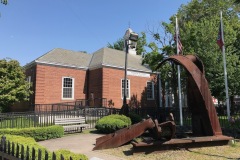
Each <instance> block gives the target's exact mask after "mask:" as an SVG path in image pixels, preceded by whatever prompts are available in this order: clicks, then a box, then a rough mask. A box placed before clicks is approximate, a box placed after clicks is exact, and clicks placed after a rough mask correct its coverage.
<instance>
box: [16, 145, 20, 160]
mask: <svg viewBox="0 0 240 160" xmlns="http://www.w3.org/2000/svg"><path fill="white" fill-rule="evenodd" d="M19 150H20V147H19V144H17V150H16V157H17V158H19Z"/></svg>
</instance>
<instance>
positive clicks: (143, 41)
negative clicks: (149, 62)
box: [107, 32, 146, 55]
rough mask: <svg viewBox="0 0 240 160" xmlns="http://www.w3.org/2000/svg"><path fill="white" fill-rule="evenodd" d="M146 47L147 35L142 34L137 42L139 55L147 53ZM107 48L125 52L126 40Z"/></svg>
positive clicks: (108, 45)
mask: <svg viewBox="0 0 240 160" xmlns="http://www.w3.org/2000/svg"><path fill="white" fill-rule="evenodd" d="M145 46H146V34H145V33H144V32H141V35H140V36H139V37H138V41H137V48H136V51H137V55H142V54H144V53H145V52H146V50H145V48H144V47H145ZM107 47H108V48H112V49H116V50H120V51H123V50H124V39H123V38H120V39H118V40H117V41H116V42H114V43H113V44H110V43H108V44H107Z"/></svg>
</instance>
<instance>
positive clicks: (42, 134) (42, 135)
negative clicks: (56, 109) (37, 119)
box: [0, 125, 64, 141]
mask: <svg viewBox="0 0 240 160" xmlns="http://www.w3.org/2000/svg"><path fill="white" fill-rule="evenodd" d="M0 134H2V135H3V134H10V135H19V136H23V137H32V138H34V139H35V140H36V141H43V140H47V139H53V138H60V137H62V136H63V135H64V129H63V127H62V126H58V125H54V126H48V127H32V128H22V129H16V128H13V129H10V128H6V129H0Z"/></svg>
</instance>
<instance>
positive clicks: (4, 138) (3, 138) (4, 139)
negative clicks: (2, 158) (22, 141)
mask: <svg viewBox="0 0 240 160" xmlns="http://www.w3.org/2000/svg"><path fill="white" fill-rule="evenodd" d="M1 151H3V152H6V137H5V136H2V138H1Z"/></svg>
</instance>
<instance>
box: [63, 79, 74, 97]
mask: <svg viewBox="0 0 240 160" xmlns="http://www.w3.org/2000/svg"><path fill="white" fill-rule="evenodd" d="M73 86H74V79H73V78H70V77H63V79H62V99H74V87H73Z"/></svg>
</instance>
